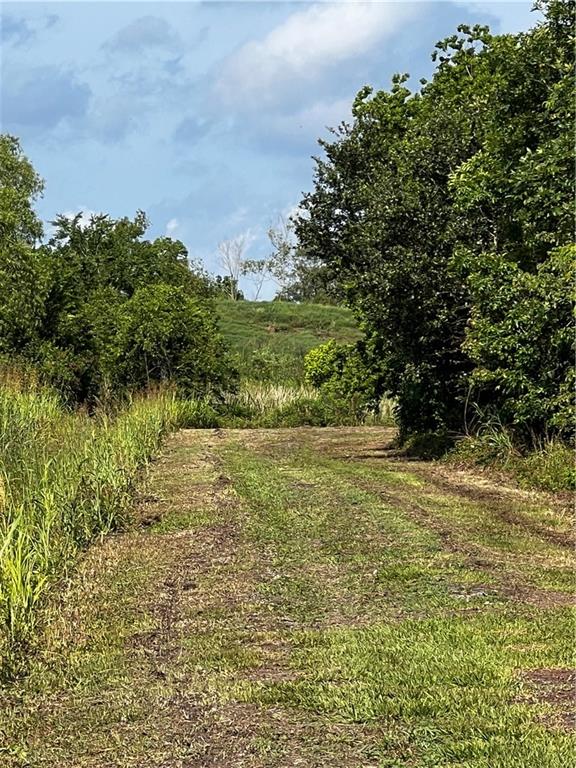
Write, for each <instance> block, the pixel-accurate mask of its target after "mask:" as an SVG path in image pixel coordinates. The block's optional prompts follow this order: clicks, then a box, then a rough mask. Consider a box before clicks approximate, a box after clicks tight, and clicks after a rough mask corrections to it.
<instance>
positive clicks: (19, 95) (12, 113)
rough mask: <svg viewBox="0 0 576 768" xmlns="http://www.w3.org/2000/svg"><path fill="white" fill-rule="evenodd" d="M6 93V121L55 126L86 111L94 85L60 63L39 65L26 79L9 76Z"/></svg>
mask: <svg viewBox="0 0 576 768" xmlns="http://www.w3.org/2000/svg"><path fill="white" fill-rule="evenodd" d="M6 81H7V82H6V83H5V87H4V90H3V94H2V102H1V114H2V124H3V126H4V127H5V128H7V127H10V126H12V127H24V128H27V129H30V130H51V129H52V128H55V127H56V126H57V125H58V124H59V123H60V122H61V121H62V120H65V119H76V118H81V117H83V116H84V115H85V114H86V111H87V109H88V105H89V102H90V99H91V95H92V92H91V89H90V87H89V86H88V85H87V84H86V83H80V82H78V80H77V79H76V76H75V75H74V73H72V72H67V71H64V70H60V69H58V68H56V67H46V68H37V69H35V70H29V71H28V72H27V73H26V79H25V80H24V81H22V80H21V79H20V78H18V77H15V78H6Z"/></svg>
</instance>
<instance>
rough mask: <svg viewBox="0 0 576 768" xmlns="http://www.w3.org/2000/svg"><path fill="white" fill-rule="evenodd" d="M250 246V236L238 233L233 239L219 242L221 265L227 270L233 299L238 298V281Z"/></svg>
mask: <svg viewBox="0 0 576 768" xmlns="http://www.w3.org/2000/svg"><path fill="white" fill-rule="evenodd" d="M247 247H248V238H247V236H246V235H245V234H244V235H237V236H236V237H234V238H232V239H231V240H222V242H220V243H218V253H219V254H220V266H221V267H222V269H224V270H225V272H226V275H227V277H229V278H230V279H229V282H228V288H229V290H230V298H231V299H232V301H236V300H237V299H238V281H239V280H240V277H241V276H242V274H243V273H244V269H245V264H246V259H245V257H244V254H245V252H246V248H247Z"/></svg>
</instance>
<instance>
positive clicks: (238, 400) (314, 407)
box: [219, 380, 394, 427]
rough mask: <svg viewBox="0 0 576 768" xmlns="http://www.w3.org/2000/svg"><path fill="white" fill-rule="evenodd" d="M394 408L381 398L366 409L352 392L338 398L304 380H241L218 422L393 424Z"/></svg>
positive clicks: (255, 424)
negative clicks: (283, 381)
mask: <svg viewBox="0 0 576 768" xmlns="http://www.w3.org/2000/svg"><path fill="white" fill-rule="evenodd" d="M392 411H393V408H392V403H391V402H390V401H389V400H386V399H383V400H382V401H381V402H380V403H379V404H378V407H377V408H376V409H369V408H367V407H366V406H365V404H364V403H363V402H362V401H361V400H359V399H357V398H355V396H354V395H351V396H350V397H349V398H341V397H337V396H335V395H332V394H330V393H327V392H325V391H323V390H319V389H316V388H315V387H311V386H308V385H305V384H291V385H290V384H270V383H266V382H261V381H247V380H244V381H243V382H242V385H241V387H240V390H239V391H238V392H237V393H235V394H232V395H229V396H228V397H227V398H226V401H225V403H224V407H223V408H222V409H221V413H220V420H219V426H230V427H299V426H317V427H324V426H352V425H376V424H386V425H388V424H390V425H391V424H393V423H394V422H393V412H392Z"/></svg>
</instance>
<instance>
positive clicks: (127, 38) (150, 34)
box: [104, 16, 181, 53]
mask: <svg viewBox="0 0 576 768" xmlns="http://www.w3.org/2000/svg"><path fill="white" fill-rule="evenodd" d="M180 46H181V40H180V38H179V36H178V35H177V34H176V32H175V30H174V29H173V28H172V26H171V25H170V24H169V23H168V22H167V21H166V19H162V18H160V17H158V16H141V17H140V18H139V19H135V20H134V21H132V22H131V23H130V24H128V25H127V26H125V27H123V28H122V29H121V30H119V31H118V32H117V33H116V34H115V35H114V36H113V37H111V38H110V39H109V40H108V41H107V42H106V43H104V48H106V49H107V50H109V51H112V52H114V53H141V52H142V51H144V50H146V49H148V48H164V49H174V48H179V47H180Z"/></svg>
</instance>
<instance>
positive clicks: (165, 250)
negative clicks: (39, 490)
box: [0, 136, 234, 402]
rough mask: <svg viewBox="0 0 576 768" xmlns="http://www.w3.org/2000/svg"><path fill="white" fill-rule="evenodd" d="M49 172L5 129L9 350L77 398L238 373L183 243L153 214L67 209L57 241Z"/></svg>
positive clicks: (188, 389)
mask: <svg viewBox="0 0 576 768" xmlns="http://www.w3.org/2000/svg"><path fill="white" fill-rule="evenodd" d="M41 190H42V182H41V181H40V179H39V178H38V176H37V175H36V173H35V172H34V170H33V168H32V166H31V164H30V163H29V161H28V160H27V159H26V158H25V157H24V155H23V154H22V152H21V150H20V147H19V144H18V141H17V140H16V139H15V138H13V137H10V136H2V137H0V226H1V228H0V279H1V282H2V290H3V297H4V300H3V302H2V306H1V307H0V354H1V355H3V356H4V357H9V358H10V361H11V363H14V360H15V359H20V360H21V361H26V362H28V363H31V364H33V365H34V366H35V367H36V369H37V370H38V371H39V373H40V375H41V377H42V379H43V380H45V381H47V382H49V383H51V384H54V385H56V386H57V387H58V389H59V390H60V391H61V392H62V393H63V394H64V395H65V396H67V397H68V398H69V399H70V400H72V401H77V402H78V401H79V402H85V401H87V402H94V401H95V400H96V399H102V398H103V397H105V396H107V395H109V394H116V393H118V392H120V391H125V390H126V389H136V388H141V387H143V386H149V385H150V384H154V383H160V382H163V381H167V380H170V381H172V382H174V383H176V384H177V385H178V386H179V387H180V389H181V390H182V391H183V392H184V393H186V394H190V393H198V392H199V391H202V392H204V391H206V390H207V389H216V390H218V389H221V388H223V387H224V386H225V385H226V386H229V385H230V384H233V381H234V373H233V370H232V368H231V366H230V365H229V364H228V363H227V356H226V351H225V349H224V346H223V342H222V340H221V338H220V335H219V333H218V331H217V328H216V322H215V312H214V309H213V306H212V302H211V300H210V295H212V294H214V293H216V292H217V286H215V285H214V284H213V283H211V282H210V281H209V280H208V279H207V278H206V276H205V275H203V274H201V273H200V272H195V271H193V270H192V269H191V267H190V264H189V261H188V254H187V252H186V249H185V248H184V246H183V245H182V243H180V242H178V241H175V240H172V239H170V238H167V237H161V238H158V239H156V240H153V241H150V240H146V239H144V235H145V233H146V230H147V227H148V222H147V220H146V217H145V215H144V214H143V213H142V212H139V213H138V214H137V215H136V216H135V218H134V220H130V219H127V218H124V219H119V220H113V219H111V218H110V217H108V216H105V215H98V216H93V217H92V218H91V219H90V221H89V222H88V223H86V222H84V221H83V220H82V217H81V216H80V215H77V216H76V217H74V218H69V217H66V216H59V217H58V218H57V219H56V221H55V222H53V227H54V231H53V233H52V236H51V237H50V239H49V241H48V242H47V243H46V244H44V245H40V244H39V239H40V237H41V235H42V227H41V224H40V222H39V221H38V219H37V218H36V216H35V214H34V211H33V207H32V206H33V203H34V199H35V197H36V196H37V195H38V194H39V193H40V192H41Z"/></svg>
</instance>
